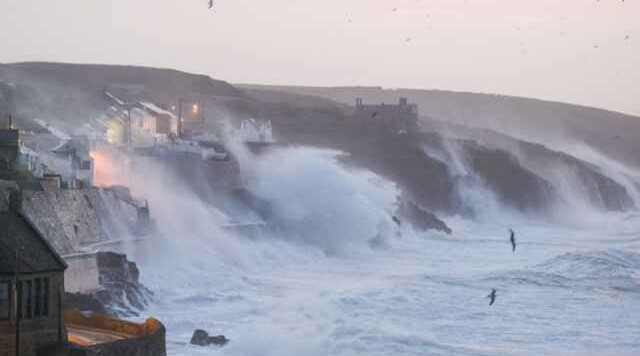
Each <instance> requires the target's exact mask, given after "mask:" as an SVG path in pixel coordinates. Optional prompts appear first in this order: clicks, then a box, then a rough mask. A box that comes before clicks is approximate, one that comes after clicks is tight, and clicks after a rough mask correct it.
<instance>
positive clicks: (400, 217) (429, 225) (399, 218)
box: [393, 199, 451, 234]
mask: <svg viewBox="0 0 640 356" xmlns="http://www.w3.org/2000/svg"><path fill="white" fill-rule="evenodd" d="M393 218H394V219H393V220H394V222H396V224H399V225H400V224H402V222H404V221H406V222H408V223H409V224H411V226H412V227H413V228H414V229H415V230H418V231H427V230H437V231H442V232H445V233H447V234H451V229H450V228H449V227H448V226H447V224H445V222H444V221H442V220H440V219H438V217H436V216H435V215H434V214H432V213H430V212H428V211H427V210H425V209H423V208H421V207H420V206H418V205H417V204H416V203H414V202H411V201H407V200H403V199H401V200H400V201H399V203H398V208H397V210H396V215H395V216H394V217H393Z"/></svg>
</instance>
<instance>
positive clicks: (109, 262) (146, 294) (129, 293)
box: [93, 252, 153, 317]
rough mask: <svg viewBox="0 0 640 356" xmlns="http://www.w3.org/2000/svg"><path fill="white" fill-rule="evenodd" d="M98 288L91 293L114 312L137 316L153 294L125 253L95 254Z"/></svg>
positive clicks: (124, 315) (125, 315) (114, 313)
mask: <svg viewBox="0 0 640 356" xmlns="http://www.w3.org/2000/svg"><path fill="white" fill-rule="evenodd" d="M96 256H97V262H98V270H99V272H100V285H101V287H102V288H101V289H100V290H98V291H96V292H95V293H93V295H94V297H95V298H96V299H97V300H99V301H100V302H101V303H102V304H103V305H104V306H105V308H106V309H107V311H109V312H110V313H111V314H113V315H118V316H122V317H128V316H137V315H139V312H140V311H142V310H144V309H145V308H146V307H147V305H148V303H149V300H150V298H151V297H152V296H153V293H152V292H151V291H150V290H149V289H148V288H147V287H145V286H144V285H143V284H142V283H140V281H139V276H140V272H139V271H138V267H137V266H136V264H135V263H134V262H131V261H129V260H127V256H126V255H124V254H118V253H114V252H99V253H97V254H96Z"/></svg>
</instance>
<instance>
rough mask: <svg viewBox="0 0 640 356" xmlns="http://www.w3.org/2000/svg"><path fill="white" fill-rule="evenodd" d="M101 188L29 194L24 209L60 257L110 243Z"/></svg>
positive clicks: (26, 195) (25, 194)
mask: <svg viewBox="0 0 640 356" xmlns="http://www.w3.org/2000/svg"><path fill="white" fill-rule="evenodd" d="M97 190H98V188H88V189H60V190H41V191H25V192H24V193H23V196H24V201H23V210H24V213H25V214H26V215H27V216H28V217H29V219H30V220H31V221H33V223H34V224H35V226H36V227H37V228H38V230H40V231H41V232H42V233H43V235H44V237H45V238H46V239H47V240H48V241H49V243H50V244H51V245H52V246H53V247H54V248H55V249H56V251H57V252H58V253H60V254H63V255H64V254H68V253H72V252H75V251H77V250H79V249H80V248H81V247H82V246H86V245H90V244H93V243H97V242H103V241H106V240H107V236H106V235H105V233H104V231H103V229H102V226H101V224H100V218H99V216H98V212H97V210H96V208H95V207H96V206H101V205H104V203H103V202H101V201H100V200H101V197H100V195H99V194H97V193H96V191H97Z"/></svg>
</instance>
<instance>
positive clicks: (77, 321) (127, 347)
mask: <svg viewBox="0 0 640 356" xmlns="http://www.w3.org/2000/svg"><path fill="white" fill-rule="evenodd" d="M65 323H66V325H68V326H70V327H77V328H89V329H94V330H104V331H107V332H113V333H117V334H121V335H130V336H131V338H129V339H125V340H119V341H114V342H108V343H103V344H98V345H91V346H80V345H72V346H71V352H70V353H69V355H70V356H71V355H72V356H97V355H100V356H122V355H127V356H166V354H167V351H166V346H165V334H166V331H165V327H164V325H162V323H160V321H158V320H157V319H154V318H149V319H147V320H146V321H145V322H144V323H142V324H137V323H132V322H128V321H125V320H121V319H116V318H111V317H108V316H106V315H101V314H94V315H90V316H85V315H83V314H82V313H81V312H80V311H79V310H67V311H65ZM70 341H71V342H73V338H70Z"/></svg>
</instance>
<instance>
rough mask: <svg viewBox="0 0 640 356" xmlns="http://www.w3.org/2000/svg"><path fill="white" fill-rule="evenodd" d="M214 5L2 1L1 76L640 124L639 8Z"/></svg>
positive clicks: (503, 3) (587, 1)
mask: <svg viewBox="0 0 640 356" xmlns="http://www.w3.org/2000/svg"><path fill="white" fill-rule="evenodd" d="M207 2H208V1H207V0H55V1H47V0H0V38H1V39H2V40H1V41H0V62H5V63H6V62H17V61H60V62H76V63H108V64H136V65H146V66H154V67H170V68H176V69H180V70H185V71H189V72H197V73H203V74H208V75H210V76H212V77H214V78H217V79H223V80H227V81H230V82H242V83H260V84H297V85H322V86H329V85H380V86H384V87H391V88H396V87H410V88H425V89H432V88H437V89H447V90H459V91H475V92H486V93H499V94H508V95H518V96H527V97H535V98H542V99H550V100H557V101H563V102H571V103H578V104H584V105H589V106H596V107H602V108H607V109H611V110H617V111H622V112H626V113H631V114H636V115H640V86H639V83H640V20H639V18H640V0H626V1H623V0H599V1H597V0H535V1H534V0H467V1H465V0H397V1H395V0H387V1H383V0H318V1H310V0H214V3H215V11H209V10H208V9H207ZM394 9H396V10H395V11H394ZM627 36H628V37H627Z"/></svg>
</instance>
